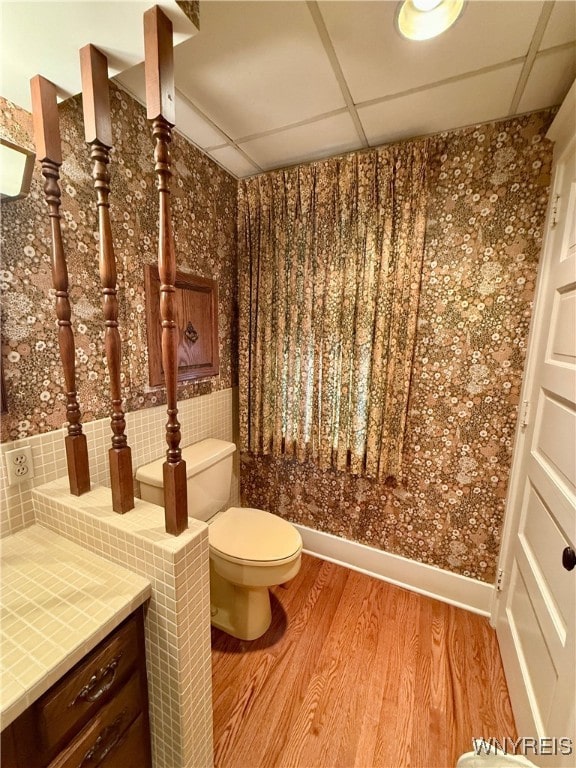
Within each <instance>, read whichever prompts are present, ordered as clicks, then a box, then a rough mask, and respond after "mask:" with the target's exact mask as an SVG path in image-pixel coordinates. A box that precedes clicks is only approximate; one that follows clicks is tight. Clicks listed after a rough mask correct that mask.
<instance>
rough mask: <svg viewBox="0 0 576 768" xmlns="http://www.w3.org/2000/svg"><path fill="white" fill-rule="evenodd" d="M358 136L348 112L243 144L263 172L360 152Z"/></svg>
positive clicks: (243, 147)
mask: <svg viewBox="0 0 576 768" xmlns="http://www.w3.org/2000/svg"><path fill="white" fill-rule="evenodd" d="M358 145H359V142H358V134H357V133H356V130H355V128H354V123H353V122H352V118H351V117H350V115H349V114H348V112H343V113H341V114H339V115H332V116H331V117H326V118H324V119H323V120H318V121H315V122H313V123H309V124H307V125H300V126H298V127H297V128H291V129H289V130H286V131H281V132H280V133H274V134H270V135H268V136H261V137H260V138H258V139H253V140H251V141H247V142H245V143H242V144H241V147H242V149H244V150H245V151H246V153H247V154H248V155H249V156H250V157H251V158H252V159H253V160H254V161H255V162H257V163H258V165H260V166H261V167H262V168H264V169H268V168H278V167H282V166H286V165H293V164H294V163H299V162H306V161H308V160H317V159H319V158H321V157H327V156H330V155H336V154H339V153H340V152H348V151H350V150H352V149H356V148H358Z"/></svg>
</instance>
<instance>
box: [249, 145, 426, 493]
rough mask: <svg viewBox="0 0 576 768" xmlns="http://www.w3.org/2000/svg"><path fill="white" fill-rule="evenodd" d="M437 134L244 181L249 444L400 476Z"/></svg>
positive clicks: (329, 463) (331, 464)
mask: <svg viewBox="0 0 576 768" xmlns="http://www.w3.org/2000/svg"><path fill="white" fill-rule="evenodd" d="M427 155H428V142H427V141H425V140H424V141H416V142H410V143H406V144H400V145H396V146H391V147H384V148H381V149H378V150H372V151H368V152H364V153H357V154H352V155H348V156H345V157H340V158H335V159H331V160H327V161H323V162H318V163H315V164H312V165H308V166H299V167H296V168H293V169H288V170H284V171H276V172H272V173H268V174H264V175H261V176H257V177H254V178H252V179H248V180H246V181H244V182H243V183H242V184H241V185H240V196H239V212H238V217H239V218H238V222H239V227H238V237H239V281H240V429H241V447H242V450H245V451H250V452H252V453H255V454H273V455H275V456H278V455H286V456H288V457H291V458H296V459H297V460H299V461H312V462H314V463H315V464H316V465H318V466H319V467H320V468H322V469H326V468H328V467H334V468H336V469H339V470H347V471H350V472H352V473H354V474H360V475H365V476H369V477H379V478H389V477H393V478H397V479H399V478H400V476H401V461H402V447H403V439H404V431H405V425H406V415H407V406H408V395H409V387H410V375H411V369H412V357H413V352H414V341H415V331H416V317H417V311H418V300H419V291H420V275H421V269H422V257H423V249H424V230H425V222H426V206H427V190H426V178H425V177H426V173H425V172H426V165H427Z"/></svg>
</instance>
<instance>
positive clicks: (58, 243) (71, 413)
mask: <svg viewBox="0 0 576 768" xmlns="http://www.w3.org/2000/svg"><path fill="white" fill-rule="evenodd" d="M30 88H31V92H32V118H33V125H34V140H35V143H36V155H37V157H38V160H39V161H40V163H41V165H42V175H43V176H44V180H45V181H44V196H45V199H46V205H47V207H48V215H49V216H50V228H51V234H52V284H53V287H54V290H55V291H56V317H57V318H58V346H59V348H60V358H61V360H62V367H63V369H64V382H65V386H66V401H67V402H66V417H67V419H68V434H67V435H66V437H65V439H64V442H65V445H66V460H67V464H68V479H69V481H70V493H73V494H74V495H75V496H80V495H81V494H82V493H85V492H86V491H89V490H90V469H89V465H88V446H87V443H86V435H85V434H83V432H82V424H81V421H80V419H81V414H80V406H79V404H78V399H77V396H76V369H75V348H74V334H73V332H72V322H71V319H70V318H71V316H72V311H71V308H70V300H69V298H68V268H67V266H66V258H65V255H64V244H63V242H62V230H61V226H60V198H61V193H60V183H59V181H60V171H59V168H60V166H61V165H62V147H61V141H60V122H59V118H58V103H57V99H56V87H55V86H54V84H53V83H51V82H50V81H49V80H46V79H45V78H44V77H41V76H40V75H36V77H33V78H32V80H31V81H30Z"/></svg>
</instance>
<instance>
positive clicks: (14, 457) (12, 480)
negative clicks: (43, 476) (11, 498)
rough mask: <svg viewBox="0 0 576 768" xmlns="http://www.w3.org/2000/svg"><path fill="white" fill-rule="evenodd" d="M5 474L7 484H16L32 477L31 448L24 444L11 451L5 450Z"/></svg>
mask: <svg viewBox="0 0 576 768" xmlns="http://www.w3.org/2000/svg"><path fill="white" fill-rule="evenodd" d="M4 459H5V461H6V474H7V476H8V485H16V484H17V483H23V482H24V481H26V480H30V479H31V478H33V477H34V465H33V463H32V448H31V447H30V446H29V445H24V446H22V448H15V449H14V450H13V451H6V453H5V454H4Z"/></svg>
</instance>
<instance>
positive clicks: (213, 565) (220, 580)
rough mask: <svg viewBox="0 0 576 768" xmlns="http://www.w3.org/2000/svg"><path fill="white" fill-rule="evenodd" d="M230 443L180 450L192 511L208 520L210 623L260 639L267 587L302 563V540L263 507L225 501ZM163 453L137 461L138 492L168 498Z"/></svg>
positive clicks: (266, 617)
mask: <svg viewBox="0 0 576 768" xmlns="http://www.w3.org/2000/svg"><path fill="white" fill-rule="evenodd" d="M235 450H236V446H235V445H234V444H233V443H228V442H226V441H224V440H216V439H214V438H209V439H206V440H202V441H200V442H198V443H194V444H193V445H190V446H188V447H187V448H183V449H182V458H183V459H184V460H185V462H186V473H187V491H188V516H189V517H194V518H196V519H199V520H204V521H205V522H207V523H208V542H209V554H210V614H211V622H212V625H213V626H215V627H217V628H218V629H221V630H223V631H224V632H226V633H228V634H229V635H232V636H233V637H237V638H239V639H241V640H255V639H256V638H258V637H260V636H261V635H263V634H264V632H266V630H267V629H268V627H269V626H270V623H271V620H272V613H271V608H270V592H269V587H272V586H275V585H276V584H284V583H285V582H287V581H289V580H290V579H293V578H294V576H296V574H297V573H298V571H299V570H300V560H301V552H302V539H301V536H300V534H299V532H298V531H297V530H296V528H295V527H294V526H293V525H291V524H290V523H289V522H287V521H286V520H283V519H282V518H280V517H277V516H276V515H273V514H271V513H270V512H266V511H264V510H262V509H253V508H250V507H230V508H229V509H226V510H225V511H219V510H222V507H223V506H224V505H225V504H226V502H227V501H228V497H229V495H230V483H231V480H232V455H233V453H234V451H235ZM163 464H164V458H161V459H158V460H156V461H154V462H152V463H151V464H147V465H145V466H143V467H140V468H139V469H138V471H137V472H136V479H137V480H138V481H139V483H140V496H141V498H142V499H144V500H145V501H150V502H152V503H153V504H159V505H160V506H163V505H164V489H163V487H162V483H163V476H162V466H163Z"/></svg>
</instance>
